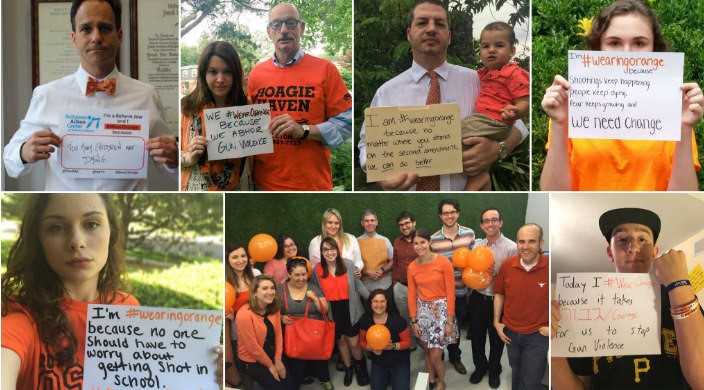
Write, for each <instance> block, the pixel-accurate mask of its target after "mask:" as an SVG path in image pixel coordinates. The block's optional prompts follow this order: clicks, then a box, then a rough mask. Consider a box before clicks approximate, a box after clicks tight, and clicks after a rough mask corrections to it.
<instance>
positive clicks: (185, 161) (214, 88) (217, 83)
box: [181, 41, 251, 191]
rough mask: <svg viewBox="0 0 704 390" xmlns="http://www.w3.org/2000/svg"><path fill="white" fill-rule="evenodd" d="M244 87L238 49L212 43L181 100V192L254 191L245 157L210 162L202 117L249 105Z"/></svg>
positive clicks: (202, 57)
mask: <svg viewBox="0 0 704 390" xmlns="http://www.w3.org/2000/svg"><path fill="white" fill-rule="evenodd" d="M243 86H244V71H243V70H242V63H241V62H240V57H239V55H238V54H237V51H236V50H235V48H234V47H233V46H232V45H231V44H230V43H228V42H225V41H215V42H211V43H209V44H208V45H207V46H206V47H205V49H203V53H202V54H201V56H200V60H199V61H198V82H197V83H196V87H195V89H194V90H193V91H191V93H189V94H188V95H186V96H185V97H184V98H183V99H181V191H233V190H238V189H245V190H247V189H250V188H251V186H250V183H249V179H248V176H247V175H248V172H247V170H248V167H247V166H248V160H247V159H246V158H234V159H226V160H215V161H210V160H209V159H208V153H207V151H206V147H207V144H208V141H207V138H206V129H205V119H204V117H203V110H205V109H209V108H221V107H233V106H243V105H246V104H247V96H246V95H245V93H244V89H243ZM245 177H247V178H246V180H242V179H244V178H245Z"/></svg>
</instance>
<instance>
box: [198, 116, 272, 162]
mask: <svg viewBox="0 0 704 390" xmlns="http://www.w3.org/2000/svg"><path fill="white" fill-rule="evenodd" d="M203 116H204V117H205V129H206V134H207V136H206V137H207V139H208V159H210V160H222V159H226V158H236V157H245V156H252V155H255V154H264V153H274V143H273V141H272V138H271V131H269V122H270V121H271V110H270V108H269V105H268V104H254V105H249V106H237V107H225V108H212V109H208V110H203Z"/></svg>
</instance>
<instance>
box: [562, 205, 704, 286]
mask: <svg viewBox="0 0 704 390" xmlns="http://www.w3.org/2000/svg"><path fill="white" fill-rule="evenodd" d="M620 207H640V208H644V209H648V210H652V211H653V212H655V213H656V214H658V216H660V220H661V221H662V228H661V231H660V238H659V239H658V242H657V246H658V247H659V248H660V252H661V253H662V252H664V251H668V250H670V249H672V247H674V246H676V245H678V244H680V243H682V242H683V241H685V240H686V239H688V238H690V237H692V236H694V235H695V234H697V233H699V232H701V231H702V230H704V194H671V193H670V194H667V193H658V194H654V193H649V194H642V193H567V194H559V193H553V194H551V196H550V233H551V235H550V245H551V247H550V251H551V253H550V255H551V256H550V260H551V267H552V269H551V271H552V276H553V280H554V278H555V274H556V273H558V272H614V267H613V264H612V263H611V262H610V261H609V258H608V257H607V256H606V245H607V243H606V239H605V238H604V236H602V235H601V231H600V230H599V217H600V216H601V214H602V213H604V212H605V211H607V210H611V209H615V208H620Z"/></svg>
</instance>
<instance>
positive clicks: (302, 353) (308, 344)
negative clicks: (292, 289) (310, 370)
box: [283, 282, 335, 360]
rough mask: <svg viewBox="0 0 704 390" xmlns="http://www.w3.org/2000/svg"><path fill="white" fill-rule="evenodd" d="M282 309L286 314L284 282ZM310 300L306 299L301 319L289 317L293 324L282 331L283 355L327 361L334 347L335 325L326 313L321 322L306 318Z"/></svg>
mask: <svg viewBox="0 0 704 390" xmlns="http://www.w3.org/2000/svg"><path fill="white" fill-rule="evenodd" d="M283 287H284V288H283V292H284V293H283V296H284V307H285V308H286V311H287V312H288V297H287V295H288V294H287V293H286V290H287V286H286V282H284V283H283ZM310 301H311V300H310V298H306V312H305V314H304V315H303V317H293V316H289V318H291V320H292V321H293V323H291V324H288V325H286V330H285V331H284V354H285V355H286V356H288V357H290V358H294V359H302V360H329V359H330V356H332V350H333V348H334V346H335V323H334V322H332V321H329V320H328V316H327V313H321V314H322V315H323V319H322V320H316V319H315V318H309V317H308V308H309V307H310Z"/></svg>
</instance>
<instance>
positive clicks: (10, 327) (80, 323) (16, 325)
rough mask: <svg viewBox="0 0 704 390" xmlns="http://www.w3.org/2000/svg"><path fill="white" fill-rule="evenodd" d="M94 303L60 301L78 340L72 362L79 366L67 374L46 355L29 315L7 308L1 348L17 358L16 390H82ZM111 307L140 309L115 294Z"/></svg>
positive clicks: (124, 296)
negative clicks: (87, 335) (87, 336)
mask: <svg viewBox="0 0 704 390" xmlns="http://www.w3.org/2000/svg"><path fill="white" fill-rule="evenodd" d="M97 303H100V302H99V301H98V300H95V301H93V302H79V301H74V300H72V299H70V298H64V299H63V302H62V306H61V308H62V309H63V311H64V313H66V317H67V318H68V320H69V322H70V323H71V326H72V327H73V332H74V334H75V335H76V340H77V345H76V347H77V348H76V355H75V360H76V362H78V365H77V366H73V367H71V368H70V369H69V370H68V371H67V372H66V367H58V365H57V364H55V361H54V359H53V358H52V357H50V356H51V355H50V354H48V353H47V348H46V344H45V343H43V342H41V341H40V339H39V330H38V329H37V326H36V323H35V321H34V319H32V318H31V317H30V314H29V313H28V312H26V311H25V310H24V308H22V307H20V306H19V305H15V304H10V305H9V307H8V311H9V313H8V314H7V316H4V317H2V347H3V348H8V349H11V350H12V351H14V352H15V353H17V355H19V357H20V361H21V364H20V372H19V376H18V378H17V388H18V389H39V388H42V389H43V388H45V387H44V386H46V385H47V383H51V385H50V388H52V389H79V388H83V358H84V355H85V350H86V323H87V318H88V305H89V304H97ZM113 304H114V305H119V306H139V302H138V301H137V299H136V298H135V297H133V296H132V295H129V294H126V293H118V296H117V298H116V299H115V302H114V303H113ZM47 388H49V387H47Z"/></svg>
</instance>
